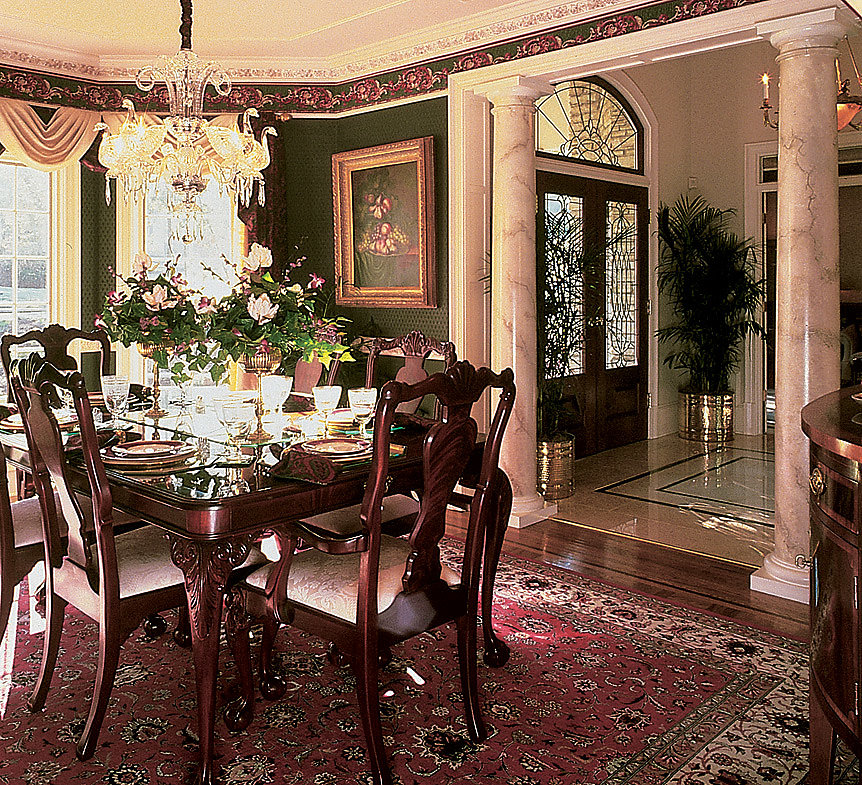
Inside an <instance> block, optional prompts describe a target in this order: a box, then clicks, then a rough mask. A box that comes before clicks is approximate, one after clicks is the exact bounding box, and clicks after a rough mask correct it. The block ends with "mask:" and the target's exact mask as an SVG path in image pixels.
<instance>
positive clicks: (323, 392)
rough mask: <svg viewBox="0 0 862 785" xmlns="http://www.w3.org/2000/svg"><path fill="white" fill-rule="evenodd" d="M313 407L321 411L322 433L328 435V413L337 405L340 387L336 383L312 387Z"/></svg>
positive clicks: (339, 398) (339, 397)
mask: <svg viewBox="0 0 862 785" xmlns="http://www.w3.org/2000/svg"><path fill="white" fill-rule="evenodd" d="M311 393H312V395H314V406H315V408H316V409H317V410H318V411H320V412H322V413H323V434H324V436H329V415H330V414H332V413H333V412H334V411H335V410H336V408H337V407H338V402H339V401H340V400H341V387H340V386H339V385H337V384H332V385H322V386H321V387H312V389H311Z"/></svg>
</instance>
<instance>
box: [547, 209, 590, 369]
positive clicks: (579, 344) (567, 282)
mask: <svg viewBox="0 0 862 785" xmlns="http://www.w3.org/2000/svg"><path fill="white" fill-rule="evenodd" d="M544 208H545V209H544V220H545V291H544V316H545V324H544V330H545V356H544V378H545V379H546V380H548V379H559V378H562V377H565V376H573V375H574V374H578V373H583V371H584V326H585V325H584V276H583V268H582V267H580V266H578V265H573V264H572V260H573V259H576V258H578V257H580V256H581V255H582V253H583V249H584V248H583V243H584V236H583V210H584V200H583V199H582V198H581V197H578V196H569V195H568V194H555V193H546V194H545V204H544Z"/></svg>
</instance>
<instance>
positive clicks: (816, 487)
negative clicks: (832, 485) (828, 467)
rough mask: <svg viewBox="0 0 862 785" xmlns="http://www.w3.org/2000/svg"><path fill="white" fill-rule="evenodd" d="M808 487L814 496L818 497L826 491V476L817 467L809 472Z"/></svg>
mask: <svg viewBox="0 0 862 785" xmlns="http://www.w3.org/2000/svg"><path fill="white" fill-rule="evenodd" d="M808 487H809V488H810V489H811V493H812V495H814V496H820V494H822V493H823V491H825V490H826V475H825V474H824V473H823V470H822V469H821V468H820V467H819V466H815V467H814V468H813V469H812V470H811V476H810V477H809V478H808Z"/></svg>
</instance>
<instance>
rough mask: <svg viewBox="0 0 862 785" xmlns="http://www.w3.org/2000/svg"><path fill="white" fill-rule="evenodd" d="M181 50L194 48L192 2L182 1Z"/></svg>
mask: <svg viewBox="0 0 862 785" xmlns="http://www.w3.org/2000/svg"><path fill="white" fill-rule="evenodd" d="M180 39H181V41H182V43H181V45H180V49H189V50H190V49H191V48H192V0H180Z"/></svg>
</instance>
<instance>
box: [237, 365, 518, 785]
mask: <svg viewBox="0 0 862 785" xmlns="http://www.w3.org/2000/svg"><path fill="white" fill-rule="evenodd" d="M488 387H496V388H500V390H501V394H500V397H499V402H498V405H497V408H496V411H495V414H494V419H493V422H492V424H491V427H490V431H489V433H488V438H487V441H486V443H485V446H484V449H483V451H482V459H481V466H480V470H479V474H478V478H477V480H476V492H475V494H474V495H473V496H472V498H470V499H469V522H468V526H467V534H466V540H465V542H464V543H463V546H462V551H461V554H460V571H456V570H455V569H453V568H452V567H450V566H448V565H444V564H442V563H441V559H440V541H441V539H442V537H443V535H444V533H445V525H446V510H447V507H448V505H449V503H450V501H451V500H452V498H453V492H454V488H455V485H456V483H458V481H459V479H460V478H461V477H462V476H463V474H464V473H465V472H467V471H468V467H469V466H470V462H471V461H470V459H471V456H472V455H473V452H474V448H475V445H476V441H477V433H478V426H477V423H476V421H475V420H474V419H473V418H472V416H471V409H472V406H473V404H474V403H475V402H476V401H477V400H478V399H479V398H480V397H481V396H482V394H483V392H484V391H485V390H486V389H487V388H488ZM427 394H434V395H436V396H438V398H439V399H440V401H441V403H442V404H443V416H442V419H441V420H439V421H432V422H431V424H430V425H429V427H428V429H427V431H426V432H425V434H424V436H423V438H422V456H423V457H422V468H421V471H422V473H423V477H422V482H423V487H424V493H423V495H422V502H421V508H420V510H419V514H418V515H417V516H416V518H415V521H414V524H413V527H412V530H411V531H410V533H409V537H407V538H401V537H392V536H389V535H386V534H384V533H383V532H382V522H381V517H382V516H381V505H382V502H383V497H384V494H385V492H386V489H387V485H388V482H389V480H388V472H389V462H390V433H391V429H392V425H393V422H394V419H395V414H396V410H397V408H398V406H399V405H400V404H402V403H404V402H410V401H414V400H417V399H421V398H422V397H423V396H425V395H427ZM514 398H515V384H514V377H513V374H512V371H511V369H506V370H505V371H503V372H502V373H501V374H495V373H493V372H492V371H491V370H489V369H488V368H480V369H478V370H477V369H476V368H474V367H473V366H472V365H471V364H470V363H469V362H466V361H462V362H457V363H455V364H454V365H452V366H451V367H450V368H449V369H448V370H447V371H445V372H443V373H437V374H433V375H432V376H429V377H428V378H427V379H425V380H423V381H420V382H418V383H416V384H405V383H402V382H397V381H392V382H389V383H387V384H386V385H385V386H384V387H383V390H382V391H381V395H380V400H379V402H378V406H377V411H376V416H375V422H374V448H373V454H372V455H373V457H372V462H371V470H370V478H369V480H368V484H367V486H366V491H365V495H364V498H363V501H362V506H361V510H360V513H359V515H358V517H357V519H356V520H355V521H354V526H353V531H352V532H351V533H345V534H341V535H334V534H333V533H332V532H329V531H325V530H321V529H318V528H316V527H312V526H309V525H307V524H306V523H304V522H298V523H295V524H293V525H292V526H291V528H290V529H289V531H288V532H287V533H284V532H281V533H279V534H278V535H277V536H278V538H279V544H280V548H281V558H280V560H279V561H278V562H277V563H275V564H270V565H267V566H265V567H263V568H261V569H259V570H257V571H255V572H254V573H252V574H251V575H250V576H249V577H248V578H246V579H245V580H244V581H243V582H241V583H240V584H239V585H238V587H237V588H236V589H235V592H237V593H239V594H240V595H241V599H240V600H237V599H235V600H234V601H235V602H237V603H240V602H241V603H244V606H243V607H244V610H245V614H242V613H237V614H234V615H233V620H234V623H236V624H238V625H246V626H247V625H249V624H250V622H251V619H252V618H254V617H261V616H262V617H263V618H264V628H263V639H262V642H261V654H260V687H261V692H262V693H263V695H264V696H265V697H278V696H280V695H282V694H283V693H284V691H285V686H286V685H285V682H284V681H283V680H282V679H281V678H280V676H279V675H278V674H277V673H276V672H275V670H274V668H273V659H272V648H273V643H274V639H275V635H276V632H277V629H278V626H279V625H280V624H289V625H291V626H293V627H297V628H299V629H302V630H305V631H308V632H311V633H313V634H316V635H318V636H320V637H323V638H324V639H326V640H329V641H331V642H334V643H335V644H336V645H337V646H338V649H339V651H340V652H341V653H342V655H343V656H344V657H345V658H346V660H347V661H348V662H349V663H350V665H351V667H352V669H353V671H354V674H355V677H356V685H357V687H356V689H357V697H358V703H359V713H360V717H361V720H362V726H363V730H364V733H365V738H366V743H367V746H368V752H369V759H370V763H371V769H372V775H373V781H374V783H375V784H376V785H389V783H391V782H392V776H391V773H390V771H389V766H388V764H387V761H386V753H385V750H384V746H383V734H382V727H381V721H380V706H379V698H378V667H379V655H380V653H381V651H385V650H388V648H389V647H390V646H392V645H394V644H396V643H399V642H402V641H405V640H407V639H409V638H411V637H413V636H415V635H419V634H420V633H422V632H426V631H428V630H432V629H435V628H437V627H439V626H441V625H443V624H447V623H450V622H455V624H456V626H457V640H458V659H459V664H460V672H461V693H462V697H463V701H464V710H465V716H466V721H467V729H468V732H469V735H470V738H471V739H472V740H473V741H474V742H478V741H481V740H482V739H484V738H485V736H486V730H485V725H484V721H483V719H482V715H481V710H480V706H479V693H478V684H477V670H476V636H477V632H476V618H477V608H478V587H479V573H480V569H481V560H482V548H483V542H484V540H485V530H486V527H487V525H488V521H489V520H490V517H489V516H491V515H493V514H495V513H496V511H497V509H498V508H497V504H498V499H497V497H498V496H499V495H500V494H501V493H505V487H507V486H508V480H507V479H506V477H505V474H503V473H502V471H501V470H500V468H499V465H498V463H499V453H500V443H501V441H502V439H503V434H504V432H505V428H506V424H507V422H508V420H509V415H510V414H511V411H512V404H513V401H514ZM300 539H301V540H302V542H303V544H304V545H306V546H311V547H307V548H306V549H304V550H297V548H296V546H297V543H298V540H300ZM452 545H454V546H456V547H457V546H458V543H455V542H453V543H452ZM229 640H231V642H232V647H233V650H234V657H235V660H236V663H237V669H238V674H239V681H240V692H241V698H240V701H241V702H242V703H243V704H244V705H245V707H246V708H247V712H246V717H247V719H249V720H250V719H251V711H250V707H251V704H252V699H253V695H252V679H251V665H250V660H249V638H248V634H247V630H246V629H245V628H244V627H242V626H241V629H239V630H236V629H235V630H232V631H231V634H230V635H229ZM309 742H310V743H312V742H313V740H311V739H309Z"/></svg>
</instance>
